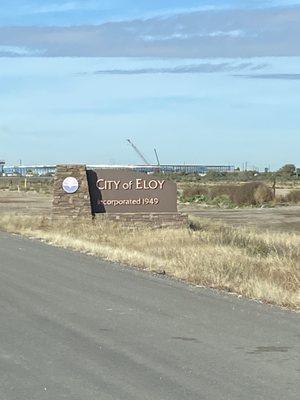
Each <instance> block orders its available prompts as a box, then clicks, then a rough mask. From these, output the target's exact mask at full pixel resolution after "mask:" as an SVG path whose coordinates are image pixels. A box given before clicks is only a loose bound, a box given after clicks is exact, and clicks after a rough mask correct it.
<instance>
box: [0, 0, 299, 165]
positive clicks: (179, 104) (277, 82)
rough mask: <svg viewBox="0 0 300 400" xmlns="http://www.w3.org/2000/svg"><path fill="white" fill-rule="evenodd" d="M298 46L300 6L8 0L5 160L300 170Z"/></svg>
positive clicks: (0, 38)
mask: <svg viewBox="0 0 300 400" xmlns="http://www.w3.org/2000/svg"><path fill="white" fill-rule="evenodd" d="M137 3H138V4H137ZM2 4H3V5H2ZM299 37H300V1H292V0H291V1H289V0H285V1H281V0H276V1H275V0H274V1H271V0H269V1H267V0H265V1H263V0H262V1H255V0H252V1H235V0H228V1H222V0H220V1H212V0H211V1H209V0H207V1H204V0H203V1H194V0H186V1H179V0H174V1H170V0H168V1H167V0H159V1H158V0H157V1H155V0H153V1H151V2H150V1H139V2H136V1H133V0H125V1H124V0H123V1H118V0H111V1H101V2H100V1H96V0H85V1H83V0H82V1H79V0H78V1H75V0H74V1H71V0H69V1H62V0H60V1H45V0H43V1H41V0H31V1H25V0H18V1H17V0H12V1H7V2H6V1H1V10H0V85H1V86H0V87H1V91H0V137H1V147H0V158H2V157H3V158H5V159H6V160H7V162H9V163H16V162H17V161H18V159H22V161H23V163H26V164H30V163H60V162H86V163H89V164H92V163H97V164H101V163H125V164H127V163H135V162H139V160H138V159H137V158H136V156H135V154H134V153H133V152H132V149H131V148H129V147H128V146H127V145H126V139H127V138H132V139H133V140H134V141H135V142H136V143H137V144H138V145H139V146H140V148H141V149H142V150H143V152H144V153H145V155H147V156H148V158H149V159H150V160H153V161H154V154H153V148H154V147H156V148H158V149H159V153H160V158H161V161H162V162H165V163H171V162H174V163H200V164H202V163H209V164H218V163H220V164H223V163H226V164H227V163H230V164H236V165H241V164H242V163H243V162H245V161H247V162H248V164H249V165H250V166H252V165H255V166H258V167H260V168H263V167H265V166H268V165H269V164H271V166H272V167H273V168H277V167H279V166H280V165H282V164H284V163H286V162H294V163H296V164H298V165H299V166H300V157H299V148H300V135H299V127H300V113H299V111H298V108H299V103H300V90H299V89H300V69H299V66H300V46H299Z"/></svg>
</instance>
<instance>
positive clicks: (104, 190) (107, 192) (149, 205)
mask: <svg viewBox="0 0 300 400" xmlns="http://www.w3.org/2000/svg"><path fill="white" fill-rule="evenodd" d="M87 177H88V184H89V190H90V196H91V207H92V211H93V213H95V214H96V213H113V214H115V213H117V214H119V213H166V212H170V213H176V212H177V186H176V184H175V183H173V182H170V181H167V180H165V179H164V178H157V177H154V176H151V175H147V174H142V173H139V172H134V171H131V170H118V169H96V170H88V171H87Z"/></svg>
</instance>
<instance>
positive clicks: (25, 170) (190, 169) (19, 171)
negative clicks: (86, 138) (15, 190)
mask: <svg viewBox="0 0 300 400" xmlns="http://www.w3.org/2000/svg"><path fill="white" fill-rule="evenodd" d="M88 168H103V169H108V168H116V169H131V170H133V171H137V172H144V173H147V174H151V173H155V172H161V173H168V174H170V173H179V174H199V175H200V174H207V172H209V171H216V172H234V169H235V167H234V166H233V165H197V164H190V165H185V164H163V165H159V166H158V165H90V166H88ZM2 170H3V173H4V174H5V175H6V176H32V175H34V176H45V175H54V174H55V171H56V165H27V166H24V165H21V166H20V165H19V166H4V165H3V166H2ZM0 171H1V170H0Z"/></svg>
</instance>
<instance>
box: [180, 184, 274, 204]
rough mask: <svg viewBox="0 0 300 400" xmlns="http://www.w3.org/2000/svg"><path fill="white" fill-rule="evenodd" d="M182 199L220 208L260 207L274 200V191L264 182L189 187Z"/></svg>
mask: <svg viewBox="0 0 300 400" xmlns="http://www.w3.org/2000/svg"><path fill="white" fill-rule="evenodd" d="M181 199H182V200H183V201H190V202H197V203H200V202H207V203H209V204H212V205H218V206H229V207H234V206H235V205H236V206H247V205H259V204H263V203H267V202H269V201H272V200H273V192H272V190H271V189H270V188H269V187H268V186H267V185H265V184H264V183H262V182H248V183H244V184H243V185H240V186H238V185H216V186H211V187H205V186H203V185H198V186H187V187H186V188H185V189H184V190H183V193H182V197H181Z"/></svg>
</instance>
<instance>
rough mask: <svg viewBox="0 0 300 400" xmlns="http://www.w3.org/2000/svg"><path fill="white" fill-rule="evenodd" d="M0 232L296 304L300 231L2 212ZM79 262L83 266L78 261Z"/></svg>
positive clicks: (299, 295)
mask: <svg viewBox="0 0 300 400" xmlns="http://www.w3.org/2000/svg"><path fill="white" fill-rule="evenodd" d="M0 230H5V231H8V232H14V233H18V234H22V235H26V236H29V237H35V238H39V239H42V240H45V241H47V242H48V243H50V244H53V245H56V246H62V247H65V248H70V249H73V250H76V251H80V252H84V253H87V254H91V255H94V256H97V257H101V258H105V259H107V260H110V261H116V262H121V263H124V264H127V265H130V266H133V267H137V268H142V269H144V270H147V271H152V272H158V271H159V272H161V273H165V274H167V275H169V276H171V277H174V278H177V279H181V280H183V281H186V282H188V283H192V284H195V285H200V286H206V287H211V288H218V289H222V290H226V291H229V292H232V293H236V294H239V295H241V296H245V297H248V298H252V299H257V300H261V301H264V302H267V303H272V304H277V305H280V306H285V307H289V308H293V309H300V290H299V289H300V235H298V234H292V233H279V232H268V231H258V230H257V229H254V228H246V227H238V228H237V227H233V226H228V225H225V224H222V223H219V222H214V221H211V220H205V219H203V218H201V219H199V218H196V217H191V220H190V227H186V228H182V229H160V230H155V231H154V230H153V229H151V228H147V227H132V226H131V227H129V226H122V225H121V224H120V223H112V222H108V221H106V220H104V219H101V218H98V219H96V220H95V221H94V222H93V223H92V222H91V221H90V220H88V221H87V220H76V221H75V222H74V221H66V220H65V219H64V220H62V221H51V220H50V219H49V218H48V217H45V216H41V217H38V216H34V215H27V216H24V215H20V214H8V213H2V214H0ZM83 267H84V266H83Z"/></svg>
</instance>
